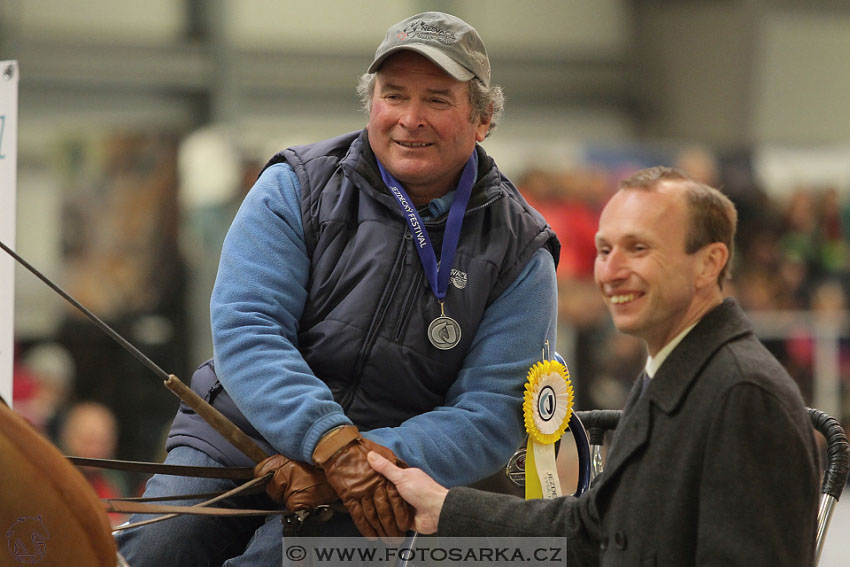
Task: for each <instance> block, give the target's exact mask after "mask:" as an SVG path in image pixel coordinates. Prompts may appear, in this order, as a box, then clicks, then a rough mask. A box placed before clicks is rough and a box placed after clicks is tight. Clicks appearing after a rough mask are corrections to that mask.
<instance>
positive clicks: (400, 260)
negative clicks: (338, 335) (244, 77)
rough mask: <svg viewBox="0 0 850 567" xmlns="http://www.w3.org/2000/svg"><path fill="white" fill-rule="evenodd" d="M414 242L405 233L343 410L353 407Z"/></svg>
mask: <svg viewBox="0 0 850 567" xmlns="http://www.w3.org/2000/svg"><path fill="white" fill-rule="evenodd" d="M412 242H413V237H412V236H411V235H410V232H408V231H405V233H404V238H403V239H402V242H401V245H400V246H399V248H398V252H397V253H396V258H395V261H394V262H393V267H392V270H391V272H390V277H389V278H388V279H387V283H386V284H385V285H384V290H385V291H384V293H383V294H382V295H381V300H380V302H379V303H378V305H376V306H375V316H374V317H373V318H372V321H371V323H370V324H369V330H368V331H367V332H366V337H365V338H364V339H363V346H362V347H361V348H360V352H359V353H358V355H357V360H356V361H355V362H354V373H353V375H352V378H353V379H352V382H351V384H350V385H349V386H348V389H347V390H346V392H345V395H344V396H343V397H342V400H341V401H340V405H341V406H342V409H343V410H346V411H347V410H348V409H349V408H350V407H351V403H352V402H353V401H354V394H355V392H357V388H359V387H360V378H361V376H362V374H363V367H364V366H365V364H366V359H367V358H368V357H369V353H370V352H371V351H372V347H373V346H374V345H375V339H377V337H378V331H379V329H380V328H381V324H382V323H383V322H384V316H385V315H386V314H387V309H388V308H389V306H390V304H391V303H392V299H393V297H395V293H396V290H397V288H398V284H399V281H400V280H401V274H402V272H403V271H404V265H405V264H406V263H409V262H408V260H409V256H410V254H407V253H406V250H407V248H408V246H409V245H412Z"/></svg>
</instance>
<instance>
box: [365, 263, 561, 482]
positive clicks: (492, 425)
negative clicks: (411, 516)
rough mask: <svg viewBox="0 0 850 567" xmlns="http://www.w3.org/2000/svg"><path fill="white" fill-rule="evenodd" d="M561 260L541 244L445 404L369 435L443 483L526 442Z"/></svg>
mask: <svg viewBox="0 0 850 567" xmlns="http://www.w3.org/2000/svg"><path fill="white" fill-rule="evenodd" d="M557 311H558V292H557V281H556V277H555V263H554V261H553V259H552V256H551V255H550V254H549V252H547V251H546V250H543V249H541V250H538V251H537V252H536V253H535V255H534V256H533V257H532V259H531V260H530V261H529V262H528V264H527V265H526V267H525V269H524V270H523V272H522V273H521V274H520V275H519V276H518V277H517V279H516V281H514V282H513V284H511V286H510V287H509V288H508V289H507V290H505V292H504V293H502V295H501V296H500V297H499V298H498V299H497V300H496V301H494V302H493V303H492V304H491V305H490V307H488V308H487V311H486V312H485V314H484V319H483V321H482V322H481V325H480V327H479V328H478V332H477V333H476V335H475V339H474V340H473V343H472V348H471V350H470V352H469V354H468V355H467V357H466V359H465V360H464V365H463V368H462V369H461V371H460V373H459V374H458V377H457V380H456V381H455V383H454V384H453V385H452V387H451V388H450V389H449V392H448V394H447V396H446V400H445V404H444V405H443V406H440V407H437V408H435V409H434V410H433V411H430V412H428V413H424V414H421V415H417V416H415V417H412V418H410V419H408V420H407V421H405V422H404V423H402V424H401V425H400V426H399V427H394V428H381V429H375V430H372V431H369V432H368V433H366V434H365V436H366V437H368V438H370V439H372V440H373V441H375V442H377V443H380V444H382V445H385V446H387V447H389V448H391V449H392V450H393V451H394V452H395V453H396V454H397V455H398V456H399V457H401V458H402V459H404V460H405V461H407V462H408V464H410V465H411V466H416V467H419V468H421V469H423V470H425V472H427V473H428V474H430V475H431V476H432V477H434V478H435V479H436V480H437V482H439V483H441V484H443V485H445V486H458V485H465V484H470V483H472V482H474V481H477V480H480V479H481V478H484V477H486V476H487V475H489V474H492V473H493V472H494V471H495V470H497V469H498V468H499V467H500V466H504V465H505V464H506V463H507V460H508V458H509V457H510V456H511V454H513V453H514V452H515V451H516V450H517V449H518V448H519V447H520V446H521V445H522V443H523V441H524V439H525V427H524V425H523V418H522V399H523V391H524V386H525V382H526V378H527V375H528V370H529V368H530V367H531V366H532V365H533V364H534V363H535V362H538V361H540V360H541V358H542V351H543V348H544V344H545V341H546V340H547V339H548V341H549V345H550V348H551V349H553V350H552V354H554V348H555V346H554V345H555V333H556V319H557Z"/></svg>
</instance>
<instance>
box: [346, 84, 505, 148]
mask: <svg viewBox="0 0 850 567" xmlns="http://www.w3.org/2000/svg"><path fill="white" fill-rule="evenodd" d="M376 76H377V75H376V74H375V73H363V74H362V75H360V80H359V81H358V83H357V96H359V97H360V103H361V105H362V106H361V108H362V109H363V111H364V112H365V113H366V114H367V115H368V114H369V112H370V111H371V110H372V95H373V94H374V93H375V78H376ZM467 84H468V85H469V90H468V92H469V104H470V105H471V106H472V115H471V116H470V117H469V120H470V121H471V122H474V121H475V120H477V119H478V118H479V117H481V116H487V115H489V116H490V127H489V128H488V129H487V134H486V136H489V135H490V134H491V133H492V132H493V130H495V129H496V126H498V125H499V123H500V122H501V121H502V117H503V116H504V114H505V95H504V93H503V92H502V87H500V86H499V85H492V86H490V87H489V88H488V87H485V86H484V83H482V82H481V81H479V80H478V79H472V80H470V81H468V82H467ZM486 136H485V137H486Z"/></svg>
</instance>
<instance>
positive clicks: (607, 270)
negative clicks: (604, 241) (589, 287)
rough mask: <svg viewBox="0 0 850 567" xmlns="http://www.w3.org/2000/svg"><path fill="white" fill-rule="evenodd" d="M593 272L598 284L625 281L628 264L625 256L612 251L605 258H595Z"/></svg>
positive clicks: (617, 251)
mask: <svg viewBox="0 0 850 567" xmlns="http://www.w3.org/2000/svg"><path fill="white" fill-rule="evenodd" d="M594 272H595V275H596V281H598V282H599V283H616V282H618V281H621V280H624V279H626V278H627V277H628V263H627V261H626V257H625V255H624V254H623V253H622V252H620V251H619V250H616V249H614V250H611V251H610V252H609V253H608V254H606V255H605V256H597V257H596V265H595V270H594Z"/></svg>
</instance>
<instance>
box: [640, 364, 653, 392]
mask: <svg viewBox="0 0 850 567" xmlns="http://www.w3.org/2000/svg"><path fill="white" fill-rule="evenodd" d="M638 380H640V395H641V396H642V395H643V393H644V392H646V388H647V387H648V386H649V381H650V380H651V378H650V377H649V374H647V373H646V370H643V371H642V372H641V373H640V376H638Z"/></svg>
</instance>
